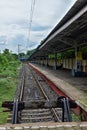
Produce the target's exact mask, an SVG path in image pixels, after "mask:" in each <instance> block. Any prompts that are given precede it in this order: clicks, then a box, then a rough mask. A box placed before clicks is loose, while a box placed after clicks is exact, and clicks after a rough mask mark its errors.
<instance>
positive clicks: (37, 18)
mask: <svg viewBox="0 0 87 130" xmlns="http://www.w3.org/2000/svg"><path fill="white" fill-rule="evenodd" d="M31 2H32V0H0V52H2V51H3V50H4V49H6V48H7V49H9V50H10V51H11V52H12V53H18V46H19V52H20V53H22V52H26V51H27V50H31V49H34V48H36V47H37V46H38V45H39V44H40V42H41V41H42V40H43V39H44V38H46V37H47V35H48V34H49V33H50V32H51V31H52V29H53V28H54V27H55V26H56V25H57V24H58V23H59V22H60V21H61V19H62V18H63V17H64V15H65V14H66V13H67V12H68V10H69V9H70V8H71V7H72V5H73V4H74V3H75V2H76V0H35V5H34V12H33V17H32V23H31V29H30V30H29V28H30V27H29V26H30V20H31V19H30V17H31V15H30V14H31Z"/></svg>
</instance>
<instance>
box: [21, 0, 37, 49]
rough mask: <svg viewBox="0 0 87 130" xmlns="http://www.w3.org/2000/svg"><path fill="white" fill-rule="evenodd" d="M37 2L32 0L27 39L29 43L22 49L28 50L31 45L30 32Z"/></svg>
mask: <svg viewBox="0 0 87 130" xmlns="http://www.w3.org/2000/svg"><path fill="white" fill-rule="evenodd" d="M35 3H36V0H31V7H30V18H29V27H28V36H27V41H26V42H27V43H28V45H26V47H25V49H22V50H26V49H27V48H28V47H29V42H30V34H31V28H32V22H33V14H34V8H35ZM22 50H21V51H22Z"/></svg>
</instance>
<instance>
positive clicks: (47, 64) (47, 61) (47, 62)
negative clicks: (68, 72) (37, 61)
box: [46, 56, 49, 66]
mask: <svg viewBox="0 0 87 130" xmlns="http://www.w3.org/2000/svg"><path fill="white" fill-rule="evenodd" d="M46 66H49V59H48V56H46Z"/></svg>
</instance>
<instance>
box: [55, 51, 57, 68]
mask: <svg viewBox="0 0 87 130" xmlns="http://www.w3.org/2000/svg"><path fill="white" fill-rule="evenodd" d="M54 69H55V70H57V52H55V62H54Z"/></svg>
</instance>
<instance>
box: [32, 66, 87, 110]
mask: <svg viewBox="0 0 87 130" xmlns="http://www.w3.org/2000/svg"><path fill="white" fill-rule="evenodd" d="M30 65H31V66H32V67H34V68H35V69H36V70H38V71H39V72H41V73H42V74H43V75H45V77H46V78H47V79H49V80H50V81H52V82H53V83H54V84H55V85H56V86H57V87H58V88H59V89H60V90H61V91H62V92H64V94H66V95H67V96H68V97H70V98H71V99H72V100H75V101H76V103H77V104H78V105H79V106H80V107H81V108H83V110H84V111H86V112H87V77H72V76H71V71H70V70H65V69H59V70H53V69H51V68H49V67H45V66H41V65H39V64H30Z"/></svg>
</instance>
